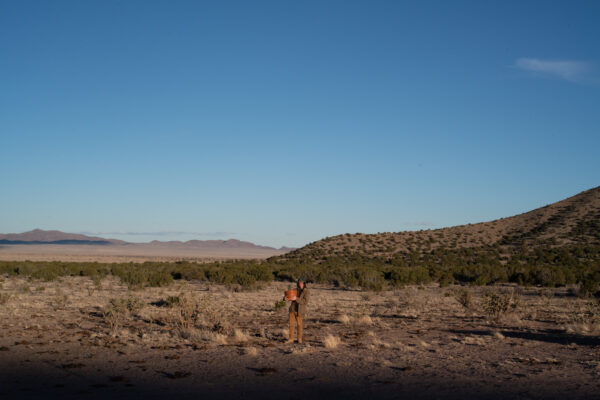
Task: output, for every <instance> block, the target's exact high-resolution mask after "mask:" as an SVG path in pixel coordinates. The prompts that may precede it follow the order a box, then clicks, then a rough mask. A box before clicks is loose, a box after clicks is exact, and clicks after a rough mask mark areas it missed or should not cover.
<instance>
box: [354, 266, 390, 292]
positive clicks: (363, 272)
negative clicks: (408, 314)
mask: <svg viewBox="0 0 600 400" xmlns="http://www.w3.org/2000/svg"><path fill="white" fill-rule="evenodd" d="M356 275H357V279H358V285H359V286H360V287H362V288H363V289H366V290H374V291H380V290H382V289H383V284H384V283H385V281H384V278H383V274H382V273H381V272H379V271H377V270H374V269H366V268H365V269H359V270H357V271H356Z"/></svg>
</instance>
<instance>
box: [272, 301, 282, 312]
mask: <svg viewBox="0 0 600 400" xmlns="http://www.w3.org/2000/svg"><path fill="white" fill-rule="evenodd" d="M283 307H285V300H279V301H276V302H275V305H274V306H273V308H274V309H275V310H279V309H281V308H283Z"/></svg>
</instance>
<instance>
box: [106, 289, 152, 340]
mask: <svg viewBox="0 0 600 400" xmlns="http://www.w3.org/2000/svg"><path fill="white" fill-rule="evenodd" d="M145 306H146V303H145V302H144V301H143V300H142V299H140V298H138V297H135V296H129V297H123V298H116V299H110V301H109V302H108V306H107V307H106V309H105V310H104V313H103V317H104V321H106V323H107V324H108V325H109V327H110V330H111V332H112V333H115V332H116V331H117V330H118V329H119V327H121V326H122V325H123V323H124V322H125V320H126V318H128V317H130V316H131V315H136V314H138V313H139V312H140V311H142V309H143V308H144V307H145Z"/></svg>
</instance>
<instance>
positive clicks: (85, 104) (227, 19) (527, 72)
mask: <svg viewBox="0 0 600 400" xmlns="http://www.w3.org/2000/svg"><path fill="white" fill-rule="evenodd" d="M598 21H600V2H597V1H589V2H578V1H564V2H548V1H540V2H523V1H515V2H508V1H502V2H500V1H497V2H491V1H490V2H487V1H472V2H458V1H451V2H448V1H437V2H428V1H418V2H417V1H415V2H410V3H409V2H400V1H389V2H385V1H362V2H357V1H302V2H299V1H280V0H278V1H272V2H261V1H240V2H229V1H218V2H217V1H215V2H212V3H208V2H200V1H190V2H184V1H108V0H102V1H72V2H66V1H1V2H0V170H1V171H2V175H1V180H0V232H4V233H6V232H22V231H26V230H30V229H33V228H36V227H38V228H42V229H59V230H63V231H68V232H93V233H98V234H99V235H100V236H107V237H118V238H122V239H125V240H130V241H145V240H150V239H159V240H189V239H192V238H198V239H214V238H224V239H226V238H230V237H233V238H238V239H242V240H249V241H253V242H256V243H260V244H266V245H272V246H281V245H288V246H301V245H303V244H306V243H308V242H310V241H314V240H317V239H320V238H322V237H324V236H329V235H334V234H339V233H345V232H368V233H374V232H383V231H402V230H418V229H429V228H436V227H444V226H450V225H457V224H464V223H469V222H471V223H472V222H479V221H485V220H491V219H496V218H499V217H504V216H509V215H513V214H517V213H521V212H524V211H528V210H530V209H533V208H536V207H539V206H543V205H545V204H548V203H551V202H554V201H557V200H561V199H563V198H565V197H569V196H571V195H574V194H576V193H578V192H580V191H583V190H585V189H589V188H591V187H595V186H598V185H599V184H600V179H599V178H600V150H599V149H600V23H598Z"/></svg>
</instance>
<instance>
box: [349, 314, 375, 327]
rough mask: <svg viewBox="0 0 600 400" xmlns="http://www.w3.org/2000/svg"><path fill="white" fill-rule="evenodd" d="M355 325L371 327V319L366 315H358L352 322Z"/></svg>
mask: <svg viewBox="0 0 600 400" xmlns="http://www.w3.org/2000/svg"><path fill="white" fill-rule="evenodd" d="M354 323H355V324H356V325H373V319H372V318H371V317H370V316H368V315H359V316H358V317H356V319H355V320H354Z"/></svg>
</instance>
